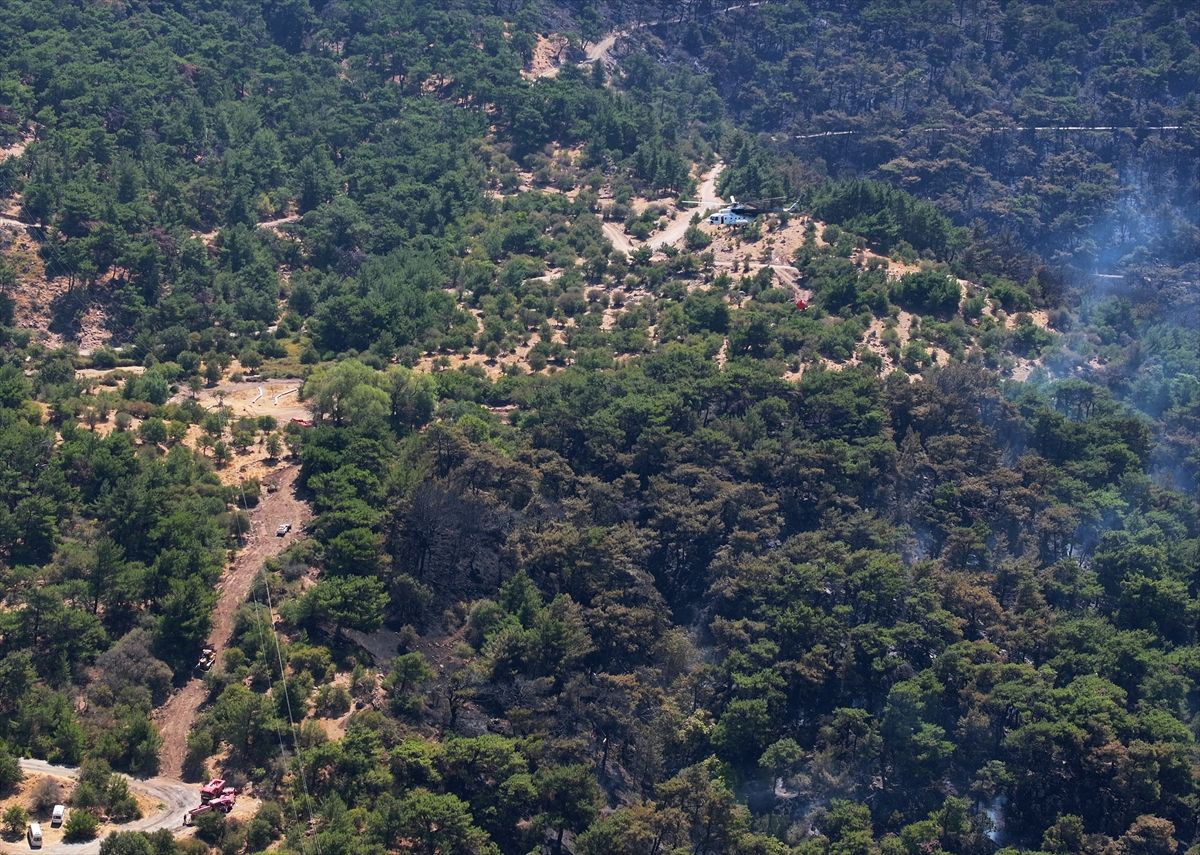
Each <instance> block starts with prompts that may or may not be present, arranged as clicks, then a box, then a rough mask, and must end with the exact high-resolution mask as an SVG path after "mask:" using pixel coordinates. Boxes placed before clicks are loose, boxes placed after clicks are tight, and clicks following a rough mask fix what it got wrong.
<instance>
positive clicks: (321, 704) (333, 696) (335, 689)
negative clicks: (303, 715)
mask: <svg viewBox="0 0 1200 855" xmlns="http://www.w3.org/2000/svg"><path fill="white" fill-rule="evenodd" d="M316 709H317V715H321V716H324V717H326V718H337V717H339V716H342V715H345V714H346V713H347V712H349V711H350V692H349V691H347V689H346V687H345V686H336V685H332V684H330V685H325V686H322V687H321V688H320V690H319V691H318V692H317V700H316Z"/></svg>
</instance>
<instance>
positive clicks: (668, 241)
mask: <svg viewBox="0 0 1200 855" xmlns="http://www.w3.org/2000/svg"><path fill="white" fill-rule="evenodd" d="M724 168H725V164H724V163H718V164H717V165H716V166H714V167H713V168H712V169H710V170H709V171H708V172H707V173H705V174H704V175H703V176H702V177H701V178H700V184H699V186H697V187H696V197H697V198H696V201H697V202H698V203H699V204H697V205H696V206H695V207H689V208H679V209H678V210H676V211H675V213H674V214H673V215H672V216H671V219H670V221H669V222H668V223H667V226H666V228H664V229H663V230H662V231H661V232H659V233H658V234H656V235H653V236H651V237H650V238H648V239H647V240H644V241H639V240H636V239H634V238H632V237H630V236H629V235H627V234H625V230H624V229H623V228H622V227H621V224H620V223H609V222H606V223H603V224H602V225H601V227H600V228H601V231H603V232H604V236H605V237H606V238H608V241H609V243H611V244H612V247H613V249H615V250H617V251H619V252H623V253H625V254H626V255H629V254H630V253H632V252H633V251H634V250H636V249H637V248H638V247H640V246H649V247H650V248H651V249H655V250H658V249H662V248H663V247H664V246H674V245H675V244H677V243H679V242H680V241H681V240H683V236H684V234H685V233H686V232H687V230H688V226H690V225H691V224H692V215H693V214H695V213H697V212H699V213H700V214H701V216H703V214H704V212H705V211H708V210H711V209H713V208H719V207H721V206H722V205H724V204H725V203H724V202H723V201H722V199H721V197H720V196H718V195H717V179H718V178H720V177H721V171H722V170H723V169H724Z"/></svg>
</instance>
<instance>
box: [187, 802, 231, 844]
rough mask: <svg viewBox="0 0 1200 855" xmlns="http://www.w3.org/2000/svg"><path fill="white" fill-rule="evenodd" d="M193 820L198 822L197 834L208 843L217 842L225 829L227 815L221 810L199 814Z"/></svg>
mask: <svg viewBox="0 0 1200 855" xmlns="http://www.w3.org/2000/svg"><path fill="white" fill-rule="evenodd" d="M193 822H194V823H195V824H196V836H197V837H198V838H200V839H201V840H203V841H204V842H206V843H213V844H215V843H216V842H217V841H218V840H220V839H221V834H222V832H224V830H225V815H224V814H223V813H221V812H220V811H215V810H213V811H209V812H208V813H201V814H197V815H196V816H195V818H194V819H193Z"/></svg>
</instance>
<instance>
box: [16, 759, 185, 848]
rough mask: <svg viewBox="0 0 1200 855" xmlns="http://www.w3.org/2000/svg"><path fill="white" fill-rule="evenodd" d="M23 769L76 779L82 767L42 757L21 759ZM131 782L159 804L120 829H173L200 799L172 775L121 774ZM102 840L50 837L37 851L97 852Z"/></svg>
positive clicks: (45, 830) (19, 844) (20, 845)
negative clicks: (66, 840) (53, 762)
mask: <svg viewBox="0 0 1200 855" xmlns="http://www.w3.org/2000/svg"><path fill="white" fill-rule="evenodd" d="M21 769H22V771H25V772H28V773H30V774H33V775H53V776H54V777H58V778H67V779H70V780H74V779H75V778H77V777H78V776H79V770H78V769H74V768H71V767H69V766H54V765H51V764H50V763H46V762H45V761H43V760H24V759H23V760H21ZM122 777H124V778H125V779H126V780H127V781H128V782H129V788H130V789H131V790H134V791H136V792H138V793H142V794H144V795H147V796H150V797H151V798H154V799H157V800H158V802H159V807H158V809H157V810H155V811H152V812H150V813H148V814H147V815H146V816H144V817H142V818H141V819H138V820H134V821H133V822H130V823H126V824H124V825H122V826H121V831H157V830H158V829H160V828H165V829H168V830H170V831H175V830H177V829H181V828H183V815H184V814H185V813H186V812H187V811H188V810H190V809H191V808H194V807H195V806H196V805H197V804H199V802H200V796H199V792H198V791H197V789H196V787H195V785H194V784H185V783H183V782H182V781H176V780H171V779H169V778H161V777H160V778H145V779H141V778H130V777H129V776H127V775H124V776H122ZM49 832H50V828H49V824H47V825H45V826H44V827H43V833H45V834H46V836H47V838H48V837H49ZM100 843H101V841H100V840H92V841H89V842H87V843H52V842H50V840H49V839H47V840H46V843H45V844H44V845H43V846H42V848H41V849H39V850H37V851H39V852H43V853H45V854H46V855H96V853H98V852H99V851H100ZM28 851H29V845H28V844H27V843H26V842H25V841H24V840H21V841H19V842H17V843H3V844H0V853H16V852H28Z"/></svg>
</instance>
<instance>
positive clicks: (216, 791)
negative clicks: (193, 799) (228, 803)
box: [200, 778, 225, 803]
mask: <svg viewBox="0 0 1200 855" xmlns="http://www.w3.org/2000/svg"><path fill="white" fill-rule="evenodd" d="M224 790H225V779H224V778H213V779H212V780H211V781H209V782H208V783H207V784H205V785H204V786H203V787H201V788H200V801H201V802H206V803H207V802H209V801H211V800H213V799H215V798H217V796H220V795H222V794H223V793H224Z"/></svg>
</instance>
